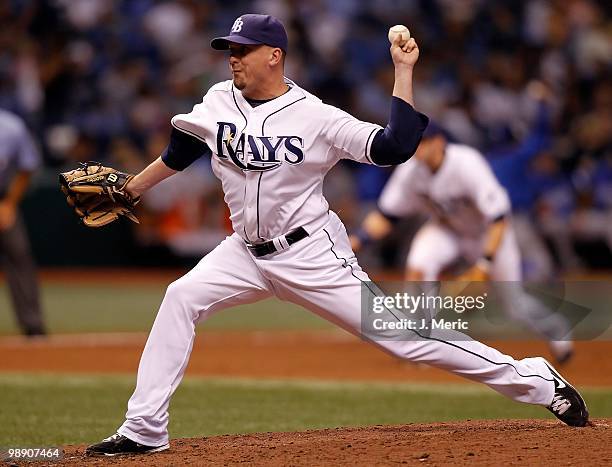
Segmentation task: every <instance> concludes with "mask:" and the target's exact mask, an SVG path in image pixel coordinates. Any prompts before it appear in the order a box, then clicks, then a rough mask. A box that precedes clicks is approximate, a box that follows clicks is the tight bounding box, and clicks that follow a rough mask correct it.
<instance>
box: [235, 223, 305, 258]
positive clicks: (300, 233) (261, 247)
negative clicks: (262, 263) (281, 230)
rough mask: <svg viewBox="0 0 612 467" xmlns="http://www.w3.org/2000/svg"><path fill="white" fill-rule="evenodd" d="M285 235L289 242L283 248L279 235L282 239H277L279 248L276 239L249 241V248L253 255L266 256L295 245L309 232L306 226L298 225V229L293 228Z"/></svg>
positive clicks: (257, 256)
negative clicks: (257, 241)
mask: <svg viewBox="0 0 612 467" xmlns="http://www.w3.org/2000/svg"><path fill="white" fill-rule="evenodd" d="M284 237H285V241H286V244H287V246H286V247H285V248H283V246H284V245H283V241H282V237H279V238H280V240H279V239H275V240H276V241H277V242H278V244H279V246H280V248H278V247H277V245H276V244H275V240H268V241H267V242H264V243H256V244H253V243H247V248H248V249H249V250H250V252H251V253H252V254H253V256H255V257H256V258H259V257H260V256H266V255H269V254H272V253H276V252H277V251H281V250H284V249H286V248H288V247H289V246H290V245H293V244H294V243H296V242H299V241H300V240H303V239H304V238H306V237H308V232H306V230H305V229H304V227H298V228H297V229H294V230H292V231H291V232H289V233H288V234H285V235H284Z"/></svg>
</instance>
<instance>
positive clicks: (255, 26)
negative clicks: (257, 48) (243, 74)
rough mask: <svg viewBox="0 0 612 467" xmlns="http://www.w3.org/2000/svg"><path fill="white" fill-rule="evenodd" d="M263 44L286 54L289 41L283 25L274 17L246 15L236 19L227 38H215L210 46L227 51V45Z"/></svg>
mask: <svg viewBox="0 0 612 467" xmlns="http://www.w3.org/2000/svg"><path fill="white" fill-rule="evenodd" d="M230 42H235V43H236V44H244V45H255V44H265V45H269V46H271V47H278V48H279V49H282V50H283V51H285V52H287V46H288V44H289V40H288V39H287V31H285V27H284V26H283V23H281V22H280V21H279V20H278V19H276V18H275V17H274V16H270V15H255V14H248V15H242V16H239V17H238V18H236V21H234V24H233V25H232V29H231V30H230V33H229V36H223V37H215V38H214V39H213V40H212V41H211V42H210V46H211V47H212V48H213V49H216V50H227V49H229V43H230Z"/></svg>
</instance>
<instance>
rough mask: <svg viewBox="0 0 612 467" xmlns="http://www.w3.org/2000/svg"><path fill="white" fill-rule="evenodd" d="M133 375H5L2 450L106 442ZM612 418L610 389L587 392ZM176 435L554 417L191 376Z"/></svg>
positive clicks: (390, 391) (421, 395)
mask: <svg viewBox="0 0 612 467" xmlns="http://www.w3.org/2000/svg"><path fill="white" fill-rule="evenodd" d="M134 378H135V376H68V375H61V376H58V375H25V374H0V394H2V397H1V398H0V413H1V414H2V421H3V423H2V424H0V447H19V446H21V447H25V446H29V447H42V446H46V447H49V446H56V445H62V444H82V443H90V442H94V441H98V440H100V439H101V438H103V437H106V436H108V435H110V434H112V433H113V432H114V430H115V429H116V428H117V426H118V424H120V423H121V422H122V421H123V416H124V413H125V408H126V402H127V399H128V398H129V396H130V394H131V392H132V390H133V387H134V383H135V380H134ZM583 394H584V396H585V398H586V399H587V402H588V404H589V408H590V411H591V413H592V415H593V417H597V418H599V417H612V390H608V389H586V390H584V391H583ZM170 414H171V422H170V432H171V437H173V438H182V437H198V436H199V437H201V436H210V435H218V434H229V433H250V432H268V431H299V430H305V429H314V428H325V427H339V426H365V425H376V424H404V423H421V422H422V423H426V422H440V421H450V420H465V419H498V418H548V419H550V418H552V415H550V414H549V413H548V412H547V411H546V410H545V409H544V408H542V407H538V406H529V405H524V404H517V403H514V402H512V401H510V400H507V399H504V398H503V397H501V396H499V395H497V394H495V393H494V392H492V391H491V390H489V389H487V388H484V387H481V386H478V385H473V384H461V385H452V384H440V385H436V384H389V383H346V382H341V383H340V382H312V381H279V380H246V379H236V380H229V379H209V378H207V379H204V378H186V379H185V381H184V382H183V384H182V385H181V386H180V387H179V389H178V391H177V393H176V394H175V396H174V398H173V400H172V405H171V410H170Z"/></svg>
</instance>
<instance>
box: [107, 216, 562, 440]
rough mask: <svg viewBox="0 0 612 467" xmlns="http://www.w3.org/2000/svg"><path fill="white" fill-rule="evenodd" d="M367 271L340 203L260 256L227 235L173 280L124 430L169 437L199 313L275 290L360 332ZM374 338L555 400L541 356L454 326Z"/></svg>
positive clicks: (401, 353)
mask: <svg viewBox="0 0 612 467" xmlns="http://www.w3.org/2000/svg"><path fill="white" fill-rule="evenodd" d="M362 281H369V278H368V276H367V274H366V273H365V272H364V271H362V269H361V268H360V267H359V265H358V264H357V260H356V258H355V255H354V253H353V252H352V250H351V248H350V244H349V240H348V236H347V233H346V230H345V228H344V226H343V225H342V222H341V221H340V219H339V218H338V217H337V216H336V215H335V214H334V213H333V212H330V214H329V222H328V224H327V225H326V226H325V227H324V228H322V229H320V230H318V231H316V232H313V233H312V234H311V235H310V236H309V237H307V238H305V239H303V240H301V241H299V242H297V243H295V244H294V245H292V246H291V247H290V248H289V249H287V250H284V251H281V252H278V253H274V254H272V255H268V256H264V257H261V258H255V257H254V256H253V255H252V254H251V253H250V252H249V250H248V249H247V248H246V245H245V243H244V241H243V240H242V239H241V238H240V237H239V236H238V235H236V234H234V235H232V236H230V237H228V238H226V239H225V240H224V241H223V242H222V243H221V244H220V245H219V246H218V247H217V248H216V249H215V250H213V251H212V252H211V253H210V254H208V255H207V256H206V257H204V258H203V259H202V260H201V261H200V263H199V264H198V265H197V266H196V267H195V268H194V269H192V270H191V271H190V272H188V273H187V274H186V275H185V276H183V277H181V278H180V279H178V280H177V281H175V282H173V283H172V284H171V285H170V286H169V287H168V290H167V292H166V295H165V297H164V299H163V301H162V304H161V306H160V309H159V312H158V314H157V317H156V319H155V322H154V324H153V328H152V329H151V333H150V335H149V338H148V340H147V343H146V346H145V349H144V351H143V354H142V357H141V360H140V365H139V368H138V380H137V384H136V389H135V391H134V393H133V395H132V397H131V398H130V400H129V402H128V410H127V413H126V420H125V422H124V423H123V425H122V426H121V427H120V428H119V430H118V432H119V433H120V434H122V435H124V436H127V437H128V438H130V439H132V440H134V441H136V442H138V443H141V444H145V445H149V446H161V445H163V444H166V443H167V442H168V440H169V437H168V406H169V402H170V397H171V396H172V394H173V393H174V391H175V390H176V388H177V386H178V385H179V383H180V381H181V379H182V377H183V374H184V372H185V368H186V366H187V362H188V360H189V355H190V353H191V349H192V345H193V341H194V337H195V326H196V324H197V323H198V322H201V321H203V320H205V319H206V318H208V317H209V316H211V315H212V314H213V313H215V312H217V311H220V310H223V309H225V308H228V307H232V306H236V305H240V304H245V303H253V302H256V301H258V300H261V299H264V298H268V297H271V296H276V297H278V298H280V299H281V300H285V301H289V302H292V303H296V304H298V305H301V306H303V307H305V308H307V309H309V310H311V311H312V312H314V313H316V314H318V315H320V316H322V317H323V318H325V319H327V320H329V321H331V322H333V323H335V324H337V325H339V326H340V327H342V328H344V329H346V330H348V331H349V332H351V333H353V334H355V335H357V336H359V335H360V327H361V310H360V307H361V290H362ZM373 344H374V345H376V346H378V347H379V348H381V349H382V350H384V351H387V352H390V353H392V354H394V355H397V356H398V357H401V358H404V359H406V360H409V361H412V362H419V363H425V364H428V365H432V366H434V367H437V368H442V369H445V370H448V371H450V372H452V373H454V374H457V375H460V376H463V377H466V378H469V379H471V380H474V381H479V382H481V383H484V384H486V385H488V386H489V387H491V388H492V389H494V390H496V391H497V392H499V393H501V394H503V395H505V396H507V397H509V398H511V399H514V400H515V401H519V402H526V403H531V404H539V405H544V406H546V405H549V404H550V403H551V402H552V398H553V393H554V384H553V380H552V377H551V374H550V371H549V370H548V368H547V367H546V365H544V364H543V363H542V362H541V361H540V360H539V359H532V358H526V359H523V360H515V359H513V358H512V357H510V356H508V355H504V354H502V353H501V352H499V351H497V350H495V349H493V348H491V347H488V346H486V345H484V344H482V343H480V342H477V341H473V340H470V339H469V338H468V337H467V336H465V335H463V334H460V333H458V332H455V331H450V332H449V331H444V332H440V333H439V334H437V335H436V334H435V333H433V334H432V336H431V337H429V338H424V339H416V340H412V339H410V340H405V341H397V340H378V341H374V342H373Z"/></svg>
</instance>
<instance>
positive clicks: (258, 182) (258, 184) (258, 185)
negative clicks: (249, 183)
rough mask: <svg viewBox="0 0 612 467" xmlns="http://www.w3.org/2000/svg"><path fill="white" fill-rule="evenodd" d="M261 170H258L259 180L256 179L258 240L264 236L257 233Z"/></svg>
mask: <svg viewBox="0 0 612 467" xmlns="http://www.w3.org/2000/svg"><path fill="white" fill-rule="evenodd" d="M263 174H264V173H263V172H259V180H258V181H257V236H258V237H259V239H260V240H263V241H265V240H266V239H265V238H262V236H261V234H260V233H259V188H260V187H261V177H263Z"/></svg>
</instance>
